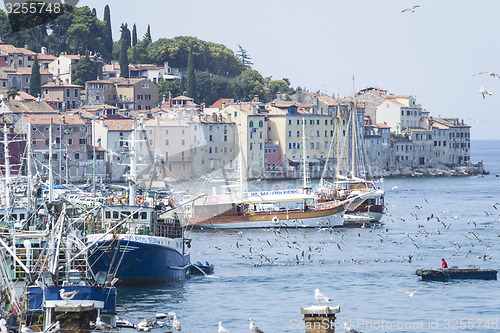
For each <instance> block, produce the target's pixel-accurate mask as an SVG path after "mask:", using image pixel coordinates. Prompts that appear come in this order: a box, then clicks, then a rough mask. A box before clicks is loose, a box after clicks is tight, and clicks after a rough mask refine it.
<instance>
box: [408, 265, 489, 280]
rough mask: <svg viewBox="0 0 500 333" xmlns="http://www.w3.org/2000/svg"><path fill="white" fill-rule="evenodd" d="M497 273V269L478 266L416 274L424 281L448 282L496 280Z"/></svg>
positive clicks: (427, 270) (418, 270)
mask: <svg viewBox="0 0 500 333" xmlns="http://www.w3.org/2000/svg"><path fill="white" fill-rule="evenodd" d="M497 273H498V271H497V270H495V269H481V268H480V267H479V266H476V265H470V266H469V267H467V268H455V267H452V268H438V269H424V268H419V269H417V271H416V272H415V274H417V275H418V276H420V277H421V278H422V280H424V281H429V280H431V281H448V280H454V279H480V280H496V279H497Z"/></svg>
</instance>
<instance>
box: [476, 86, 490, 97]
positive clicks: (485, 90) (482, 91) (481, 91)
mask: <svg viewBox="0 0 500 333" xmlns="http://www.w3.org/2000/svg"><path fill="white" fill-rule="evenodd" d="M478 93H480V94H481V95H483V98H486V97H485V95H490V96H491V95H493V94H492V93H491V92H490V91H488V89H486V88H485V87H481V89H479V91H478Z"/></svg>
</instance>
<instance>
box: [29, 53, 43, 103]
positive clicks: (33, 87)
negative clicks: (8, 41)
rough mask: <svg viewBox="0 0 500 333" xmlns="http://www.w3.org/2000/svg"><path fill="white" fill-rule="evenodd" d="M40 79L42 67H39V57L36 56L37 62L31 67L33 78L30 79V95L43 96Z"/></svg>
mask: <svg viewBox="0 0 500 333" xmlns="http://www.w3.org/2000/svg"><path fill="white" fill-rule="evenodd" d="M41 85H42V84H41V79H40V66H39V65H38V57H37V56H36V55H35V60H34V61H33V66H32V67H31V77H30V94H31V95H32V96H34V97H38V96H39V95H40V96H41V95H42V88H41Z"/></svg>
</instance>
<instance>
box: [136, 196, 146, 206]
mask: <svg viewBox="0 0 500 333" xmlns="http://www.w3.org/2000/svg"><path fill="white" fill-rule="evenodd" d="M143 203H144V197H143V196H142V195H138V196H136V197H135V204H136V205H137V206H140V205H142V204H143Z"/></svg>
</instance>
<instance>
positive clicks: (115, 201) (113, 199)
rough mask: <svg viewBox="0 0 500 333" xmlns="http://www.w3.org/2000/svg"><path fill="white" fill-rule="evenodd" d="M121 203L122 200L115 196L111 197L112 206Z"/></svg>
mask: <svg viewBox="0 0 500 333" xmlns="http://www.w3.org/2000/svg"><path fill="white" fill-rule="evenodd" d="M119 203H120V199H119V198H118V197H117V196H116V195H115V196H113V197H111V204H112V205H118V204H119Z"/></svg>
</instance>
